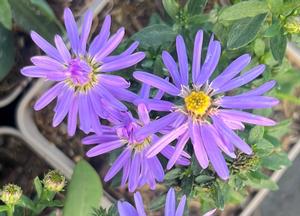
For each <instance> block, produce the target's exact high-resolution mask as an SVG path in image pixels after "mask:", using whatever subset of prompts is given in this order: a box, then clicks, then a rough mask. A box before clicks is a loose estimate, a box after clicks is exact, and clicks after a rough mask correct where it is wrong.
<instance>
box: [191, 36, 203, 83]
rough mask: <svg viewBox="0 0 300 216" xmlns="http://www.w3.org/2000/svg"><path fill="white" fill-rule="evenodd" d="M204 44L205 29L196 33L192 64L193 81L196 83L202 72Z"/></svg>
mask: <svg viewBox="0 0 300 216" xmlns="http://www.w3.org/2000/svg"><path fill="white" fill-rule="evenodd" d="M202 44H203V31H202V30H199V31H198V32H197V34H196V37H195V42H194V52H193V66H192V77H193V83H196V81H197V78H198V77H199V74H200V68H201V52H202Z"/></svg>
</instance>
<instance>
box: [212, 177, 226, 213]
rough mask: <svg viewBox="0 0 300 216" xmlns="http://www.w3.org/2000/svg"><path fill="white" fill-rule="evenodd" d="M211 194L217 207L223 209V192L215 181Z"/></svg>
mask: <svg viewBox="0 0 300 216" xmlns="http://www.w3.org/2000/svg"><path fill="white" fill-rule="evenodd" d="M213 195H214V200H215V202H216V205H217V207H218V209H221V210H223V209H224V204H225V200H224V194H223V191H222V190H221V187H220V185H219V184H218V183H217V182H216V183H215V184H214V193H213Z"/></svg>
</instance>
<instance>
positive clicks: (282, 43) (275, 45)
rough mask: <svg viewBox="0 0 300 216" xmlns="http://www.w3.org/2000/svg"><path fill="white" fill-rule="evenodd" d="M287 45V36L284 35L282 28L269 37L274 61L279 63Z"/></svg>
mask: <svg viewBox="0 0 300 216" xmlns="http://www.w3.org/2000/svg"><path fill="white" fill-rule="evenodd" d="M286 45H287V38H286V36H285V35H284V31H283V29H281V31H280V33H279V34H277V35H276V36H274V37H272V38H271V39H270V48H271V52H272V55H273V57H274V59H275V60H276V61H278V62H279V63H280V64H281V62H282V60H283V57H284V54H285V50H286Z"/></svg>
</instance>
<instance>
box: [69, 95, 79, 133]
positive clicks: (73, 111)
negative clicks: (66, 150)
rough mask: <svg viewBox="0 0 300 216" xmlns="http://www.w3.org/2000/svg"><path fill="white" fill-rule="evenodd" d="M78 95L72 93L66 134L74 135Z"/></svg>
mask: <svg viewBox="0 0 300 216" xmlns="http://www.w3.org/2000/svg"><path fill="white" fill-rule="evenodd" d="M77 116H78V97H77V96H75V95H73V100H72V104H71V106H70V110H69V114H68V134H69V136H74V134H75V131H76V127H77Z"/></svg>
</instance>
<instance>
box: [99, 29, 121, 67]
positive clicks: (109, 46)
mask: <svg viewBox="0 0 300 216" xmlns="http://www.w3.org/2000/svg"><path fill="white" fill-rule="evenodd" d="M124 34H125V29H124V28H123V27H122V28H120V29H119V30H118V31H117V32H116V33H115V34H114V35H113V36H112V37H111V38H110V39H109V40H108V41H107V42H106V44H104V45H103V47H102V48H101V49H100V50H99V51H98V52H97V53H96V54H95V56H94V60H95V61H96V62H99V63H101V62H102V59H103V58H104V57H106V56H108V55H109V54H110V53H112V52H113V51H114V50H115V49H116V48H117V46H119V44H120V43H121V41H122V39H123V37H124Z"/></svg>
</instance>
